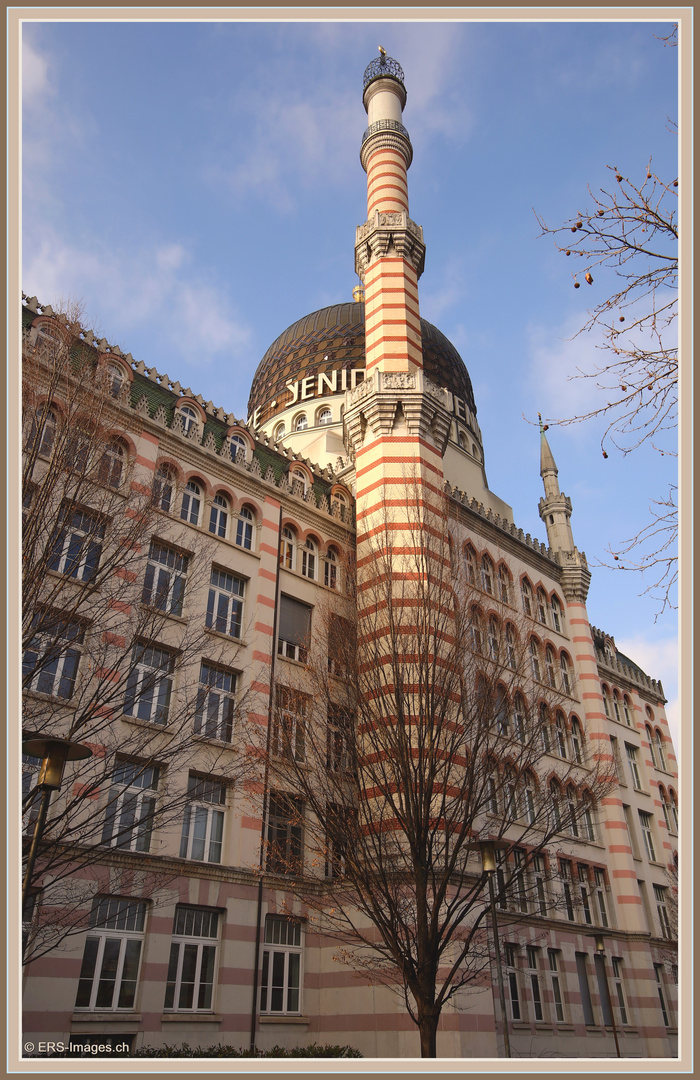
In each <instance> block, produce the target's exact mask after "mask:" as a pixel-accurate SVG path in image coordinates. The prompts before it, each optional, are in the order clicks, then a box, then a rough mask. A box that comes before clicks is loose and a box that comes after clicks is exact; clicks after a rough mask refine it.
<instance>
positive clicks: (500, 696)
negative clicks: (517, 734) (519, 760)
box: [495, 686, 508, 735]
mask: <svg viewBox="0 0 700 1080" xmlns="http://www.w3.org/2000/svg"><path fill="white" fill-rule="evenodd" d="M495 716H496V730H497V731H498V734H499V735H507V734H508V697H507V695H506V692H505V690H504V689H503V687H502V686H499V687H498V688H497V690H496V702H495Z"/></svg>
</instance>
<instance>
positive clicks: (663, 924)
mask: <svg viewBox="0 0 700 1080" xmlns="http://www.w3.org/2000/svg"><path fill="white" fill-rule="evenodd" d="M667 900H668V889H667V888H666V886H665V885H654V901H655V903H656V914H657V916H658V919H659V929H660V930H661V936H662V937H665V938H672V937H673V934H672V932H671V920H670V919H669V917H668V903H667Z"/></svg>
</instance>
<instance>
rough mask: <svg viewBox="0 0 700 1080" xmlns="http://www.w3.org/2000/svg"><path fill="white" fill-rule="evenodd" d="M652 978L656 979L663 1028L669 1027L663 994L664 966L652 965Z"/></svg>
mask: <svg viewBox="0 0 700 1080" xmlns="http://www.w3.org/2000/svg"><path fill="white" fill-rule="evenodd" d="M654 976H655V978H656V991H657V993H658V995H659V1005H660V1006H661V1015H662V1016H663V1020H664V1027H670V1026H671V1024H670V1014H669V1011H668V1006H667V1004H666V995H665V993H664V965H663V964H654Z"/></svg>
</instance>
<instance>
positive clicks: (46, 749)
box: [22, 735, 92, 911]
mask: <svg viewBox="0 0 700 1080" xmlns="http://www.w3.org/2000/svg"><path fill="white" fill-rule="evenodd" d="M22 752H23V753H25V754H30V755H31V756H32V757H37V758H41V759H42V762H41V768H40V769H39V779H38V781H37V788H38V789H39V790H40V791H41V802H40V803H39V813H38V815H37V819H36V821H35V822H34V832H33V834H32V842H31V845H30V848H29V857H28V859H27V869H26V871H25V874H24V882H23V884H22V911H24V904H25V901H26V899H27V894H28V892H29V888H30V886H31V882H32V875H33V873H34V863H35V862H36V856H37V852H38V850H39V844H40V843H41V838H42V836H43V834H44V827H45V825H46V815H47V813H48V809H49V803H50V802H51V795H52V792H54V791H58V789H59V788H60V786H61V783H62V781H63V770H64V768H65V764H66V762H67V761H80V760H81V759H83V758H89V757H92V750H91V749H90V747H89V746H86V745H85V744H84V743H79V742H73V740H72V739H59V738H53V737H49V738H44V737H43V736H41V735H30V736H28V737H27V738H26V739H25V740H24V741H23V742H22Z"/></svg>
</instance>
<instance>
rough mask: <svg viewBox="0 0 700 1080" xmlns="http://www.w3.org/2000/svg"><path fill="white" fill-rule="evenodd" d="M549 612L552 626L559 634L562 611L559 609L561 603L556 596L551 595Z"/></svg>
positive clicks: (561, 623) (561, 624)
mask: <svg viewBox="0 0 700 1080" xmlns="http://www.w3.org/2000/svg"><path fill="white" fill-rule="evenodd" d="M551 612H552V626H553V627H554V629H555V630H556V631H557V633H558V634H560V633H561V631H562V626H563V612H562V609H561V604H560V603H559V601H558V600H557V598H556V596H553V597H552V603H551Z"/></svg>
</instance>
